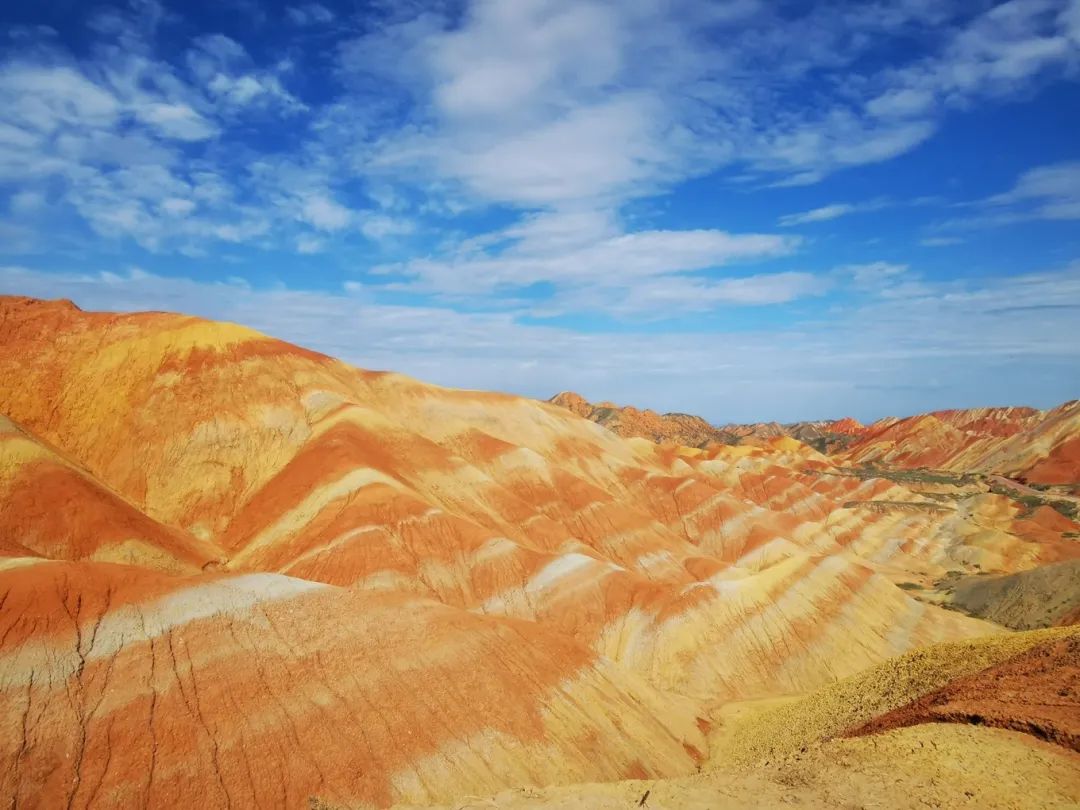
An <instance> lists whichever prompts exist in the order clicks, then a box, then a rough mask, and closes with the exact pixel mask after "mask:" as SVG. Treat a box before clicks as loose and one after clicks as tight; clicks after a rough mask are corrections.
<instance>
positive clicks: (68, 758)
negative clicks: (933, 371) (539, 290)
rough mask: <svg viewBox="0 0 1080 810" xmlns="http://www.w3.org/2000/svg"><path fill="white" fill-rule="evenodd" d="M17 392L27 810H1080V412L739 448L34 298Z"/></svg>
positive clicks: (14, 614)
mask: <svg viewBox="0 0 1080 810" xmlns="http://www.w3.org/2000/svg"><path fill="white" fill-rule="evenodd" d="M0 374H2V378H3V381H4V382H3V385H2V386H0V724H2V727H0V799H2V800H3V802H4V806H5V807H6V806H10V807H20V808H21V807H27V808H35V807H41V808H52V807H67V808H85V807H144V808H172V807H189V806H199V807H204V808H217V807H225V808H246V807H303V808H308V807H326V808H381V807H388V806H392V805H402V806H411V807H415V806H433V805H444V806H447V807H455V808H462V807H503V806H505V807H564V808H570V807H579V808H586V807H611V808H631V807H639V806H640V807H650V808H660V807H671V808H690V807H702V808H705V807H762V808H764V807H776V806H778V805H781V804H785V803H791V804H796V803H797V804H802V805H804V806H808V807H925V806H937V807H958V806H959V807H973V808H975V807H979V808H982V807H1075V806H1076V805H1077V803H1078V802H1080V627H1076V626H1075V623H1076V622H1077V621H1078V620H1080V568H1078V566H1080V524H1078V522H1077V505H1078V503H1080V500H1078V495H1080V492H1078V490H1077V482H1080V403H1076V402H1073V403H1068V404H1065V405H1063V406H1061V407H1060V408H1057V409H1054V410H1051V411H1046V412H1042V411H1035V410H1031V409H1024V408H987V409H979V410H975V411H951V412H940V413H934V414H926V415H921V416H916V417H910V418H907V419H887V420H882V421H880V422H877V423H874V424H873V425H868V426H863V425H860V424H858V423H856V422H854V421H853V420H841V421H839V422H835V423H833V422H829V423H802V424H801V425H799V426H776V427H775V428H773V427H771V426H728V427H725V428H715V427H713V426H711V425H709V424H708V423H707V422H705V421H704V420H701V419H698V418H696V417H690V416H687V415H682V414H679V415H666V416H660V415H657V414H653V413H652V412H648V411H634V412H633V413H628V412H627V410H622V409H618V408H616V407H615V406H611V405H609V404H604V405H602V406H592V405H590V404H589V403H587V402H585V401H584V400H582V399H581V398H580V397H577V398H575V397H573V396H572V395H561V397H560V398H559V399H560V400H561V401H560V402H558V403H543V402H538V401H533V400H529V399H524V398H520V397H514V396H509V395H504V394H495V393H485V392H476V391H463V390H455V389H447V388H440V387H437V386H433V385H428V384H425V383H422V382H419V381H417V380H413V379H410V378H408V377H404V376H401V375H398V374H394V373H386V372H374V371H364V370H360V369H357V368H353V367H351V366H348V365H346V364H344V363H341V362H339V361H337V360H334V359H332V358H329V357H326V356H323V355H320V354H317V353H315V352H312V351H308V350H306V349H303V348H299V347H296V346H292V345H289V344H287V343H283V342H280V341H277V340H274V339H272V338H270V337H267V336H264V335H262V334H259V333H256V332H254V331H251V330H249V329H246V328H244V327H240V326H236V325H233V324H226V323H213V322H208V321H204V320H200V319H198V318H193V317H187V316H183V315H173V314H166V313H139V314H127V315H118V314H106V313H89V312H83V311H81V310H79V309H78V308H77V307H75V306H74V305H73V304H71V303H70V302H65V301H38V300H32V299H25V298H13V297H10V298H0ZM811 426H812V427H813V430H812V431H811V430H810V427H811ZM800 431H801V432H800ZM800 436H801V438H800ZM822 451H826V452H822Z"/></svg>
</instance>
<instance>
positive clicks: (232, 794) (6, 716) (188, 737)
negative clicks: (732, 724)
mask: <svg viewBox="0 0 1080 810" xmlns="http://www.w3.org/2000/svg"><path fill="white" fill-rule="evenodd" d="M0 593H3V595H4V596H3V611H2V612H0V639H2V642H0V684H2V685H3V688H2V690H0V723H2V726H3V727H2V733H0V795H3V796H5V797H11V798H13V799H14V800H15V803H16V804H17V805H18V806H20V807H56V806H69V807H86V806H91V805H97V806H109V807H114V806H136V805H137V806H148V807H179V806H194V805H196V804H198V805H204V806H227V805H228V806H233V807H266V806H306V802H307V798H308V796H310V795H314V794H316V793H319V794H320V795H324V796H327V797H332V798H334V799H335V800H340V801H345V802H349V803H356V802H361V803H363V804H370V805H374V806H385V805H386V804H388V803H390V802H392V801H394V800H403V799H409V800H413V801H432V800H437V799H444V800H445V799H449V798H451V797H453V796H454V795H457V794H459V793H461V792H465V791H470V790H476V789H483V788H487V789H496V788H498V787H500V786H502V785H503V784H505V783H506V780H508V779H512V780H514V781H528V782H535V783H539V784H547V783H552V782H565V781H574V780H578V779H582V778H588V779H619V778H628V777H637V778H641V777H644V776H646V775H651V776H657V775H662V774H668V775H672V774H677V773H684V772H687V771H689V770H691V769H692V768H693V766H694V764H695V761H696V758H698V757H700V756H701V754H700V753H698V752H700V751H703V750H704V742H703V739H702V738H701V734H700V732H699V731H698V729H697V726H696V724H695V717H694V715H693V713H692V712H691V711H690V710H689V709H688V707H687V705H686V704H685V703H682V702H678V701H674V700H672V699H669V698H666V697H663V696H661V695H660V694H659V693H657V692H655V691H654V690H652V689H651V688H649V687H647V686H645V685H644V684H643V683H642V682H641V681H640V680H639V679H637V678H635V677H634V676H632V675H631V674H629V673H626V672H621V671H616V670H615V668H614V667H613V665H612V664H611V663H610V662H606V661H603V660H601V659H598V658H597V657H596V656H595V655H594V654H592V653H590V652H589V651H587V650H585V649H584V648H582V647H580V646H579V645H577V644H575V643H574V642H573V641H572V640H570V639H568V638H566V637H563V636H559V635H558V634H555V633H552V632H551V631H548V630H545V629H544V628H542V627H539V626H537V625H535V624H530V623H524V622H516V621H511V620H506V619H495V618H487V617H481V616H476V615H474V614H470V613H467V612H464V611H460V610H456V609H453V608H449V607H446V606H444V605H440V604H438V603H435V602H431V601H424V600H417V599H414V598H411V597H407V596H399V595H373V594H366V593H362V592H355V591H353V592H350V591H346V590H343V589H339V588H335V587H332V586H326V585H319V584H315V583H310V582H306V581H303V580H298V579H292V578H288V577H284V576H280V575H275V574H248V575H225V574H217V575H203V576H200V577H195V578H190V577H169V576H163V575H160V574H152V573H149V572H146V571H144V570H143V569H138V568H134V567H130V566H116V565H105V564H98V563H78V564H73V563H52V562H46V563H40V564H38V565H33V566H30V567H28V568H22V569H18V570H9V571H4V572H0Z"/></svg>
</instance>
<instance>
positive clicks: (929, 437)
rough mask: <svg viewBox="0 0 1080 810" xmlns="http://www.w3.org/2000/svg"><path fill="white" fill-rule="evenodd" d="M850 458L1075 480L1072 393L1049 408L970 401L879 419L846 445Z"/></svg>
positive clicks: (1078, 451) (1078, 430) (1078, 457)
mask: <svg viewBox="0 0 1080 810" xmlns="http://www.w3.org/2000/svg"><path fill="white" fill-rule="evenodd" d="M842 457H843V459H844V460H845V461H847V462H850V463H858V464H863V463H867V462H871V463H886V464H891V465H895V466H901V467H928V468H931V469H940V470H952V471H956V472H968V471H978V472H987V473H1000V474H1003V475H1008V476H1012V477H1017V478H1021V479H1023V480H1026V481H1029V482H1031V483H1038V484H1064V485H1069V484H1071V485H1074V486H1075V485H1077V484H1078V483H1080V401H1072V402H1066V403H1065V404H1064V405H1061V406H1059V407H1057V408H1054V409H1052V410H1049V411H1037V410H1034V409H1032V408H974V409H970V410H960V411H938V412H936V413H929V414H923V415H921V416H912V417H909V418H907V419H891V418H890V419H883V420H881V421H878V422H875V423H874V424H872V425H870V426H868V427H867V428H866V430H865V431H864V432H863V433H862V435H861V436H860V437H859V438H858V439H857V441H855V442H854V443H853V444H852V445H850V446H849V448H848V450H847V452H846V453H845V454H843V456H842Z"/></svg>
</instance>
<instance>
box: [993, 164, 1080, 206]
mask: <svg viewBox="0 0 1080 810" xmlns="http://www.w3.org/2000/svg"><path fill="white" fill-rule="evenodd" d="M1014 203H1020V204H1024V203H1032V204H1034V206H1035V207H1034V210H1032V211H1031V214H1032V215H1033V216H1034V217H1036V218H1038V219H1080V161H1072V162H1066V163H1055V164H1052V165H1049V166H1039V167H1037V168H1034V169H1031V170H1029V171H1026V172H1024V173H1023V174H1022V175H1020V177H1019V178H1018V179H1017V181H1016V185H1015V186H1014V187H1013V188H1012V190H1010V191H1007V192H1005V193H1004V194H998V195H995V196H993V197H990V198H989V199H987V200H986V204H987V205H991V206H1009V205H1012V204H1014Z"/></svg>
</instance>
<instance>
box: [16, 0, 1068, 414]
mask: <svg viewBox="0 0 1080 810" xmlns="http://www.w3.org/2000/svg"><path fill="white" fill-rule="evenodd" d="M0 14H2V15H3V22H4V26H3V30H4V31H6V32H7V33H6V35H4V39H3V41H2V49H3V50H2V55H0V211H2V212H3V215H2V218H0V292H4V293H15V294H24V295H35V296H43V297H68V298H72V299H73V300H75V301H76V303H78V304H80V305H81V306H83V307H84V308H87V309H116V310H129V309H168V310H179V311H184V312H191V313H194V314H199V315H205V316H208V317H213V318H220V319H227V320H235V321H239V322H242V323H246V324H249V325H251V326H254V327H256V328H258V329H261V330H263V331H266V332H269V333H271V334H273V335H275V336H278V337H282V338H285V339H288V340H292V341H295V342H298V343H302V344H304V345H307V346H310V347H313V348H316V349H319V350H322V351H325V352H327V353H330V354H334V355H337V356H340V357H342V358H344V359H347V360H349V361H351V362H354V363H356V364H358V365H361V366H364V367H368V368H387V369H393V370H397V371H402V372H405V373H409V374H412V375H415V376H418V377H421V378H423V379H427V380H430V381H433V382H438V383H442V384H446V385H456V386H462V387H475V388H492V389H501V390H509V391H513V392H516V393H520V394H525V395H529V396H537V397H546V396H549V395H551V394H553V393H555V392H557V391H559V390H564V389H573V390H577V391H579V392H581V393H582V394H584V395H585V396H587V397H589V398H591V399H612V400H615V401H618V402H624V403H633V404H636V405H640V406H649V407H654V408H657V409H661V410H680V411H689V412H696V413H700V414H702V415H704V416H706V417H707V418H709V419H711V420H713V421H716V422H727V421H751V420H754V421H756V420H767V419H778V420H795V419H803V418H823V417H832V416H837V417H838V416H842V415H848V414H850V415H854V416H856V417H858V418H861V419H864V420H865V419H871V418H876V417H879V416H883V415H886V414H905V413H912V412H916V411H922V410H929V409H935V408H944V407H969V406H975V405H982V404H1032V405H1037V406H1049V405H1053V404H1056V403H1058V402H1060V401H1063V400H1066V399H1070V398H1074V397H1077V396H1080V339H1078V337H1077V335H1078V334H1080V227H1078V225H1080V85H1078V81H1080V1H1078V0H1012V2H1007V3H994V2H978V1H977V0H965V1H964V2H948V0H902V1H901V2H881V3H874V2H865V3H797V2H766V1H765V0H760V1H759V0H728V1H727V2H705V1H704V0H618V1H616V0H610V2H607V1H605V0H513V2H504V1H502V0H499V1H498V2H496V0H472V1H471V2H465V3H462V2H439V1H438V0H433V1H432V2H420V1H419V0H404V1H400V0H399V2H391V1H390V0H374V1H373V2H366V3H364V2H351V3H342V4H336V3H330V2H326V3H301V4H289V3H280V4H270V3H255V2H252V1H251V0H215V2H184V3H179V2H174V3H158V2H134V3H129V4H118V5H107V4H100V5H98V4H90V3H84V2H77V0H66V1H65V0H51V1H50V2H46V3H23V4H18V5H17V6H16V4H12V3H8V4H6V5H5V7H4V9H3V11H2V12H0Z"/></svg>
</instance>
